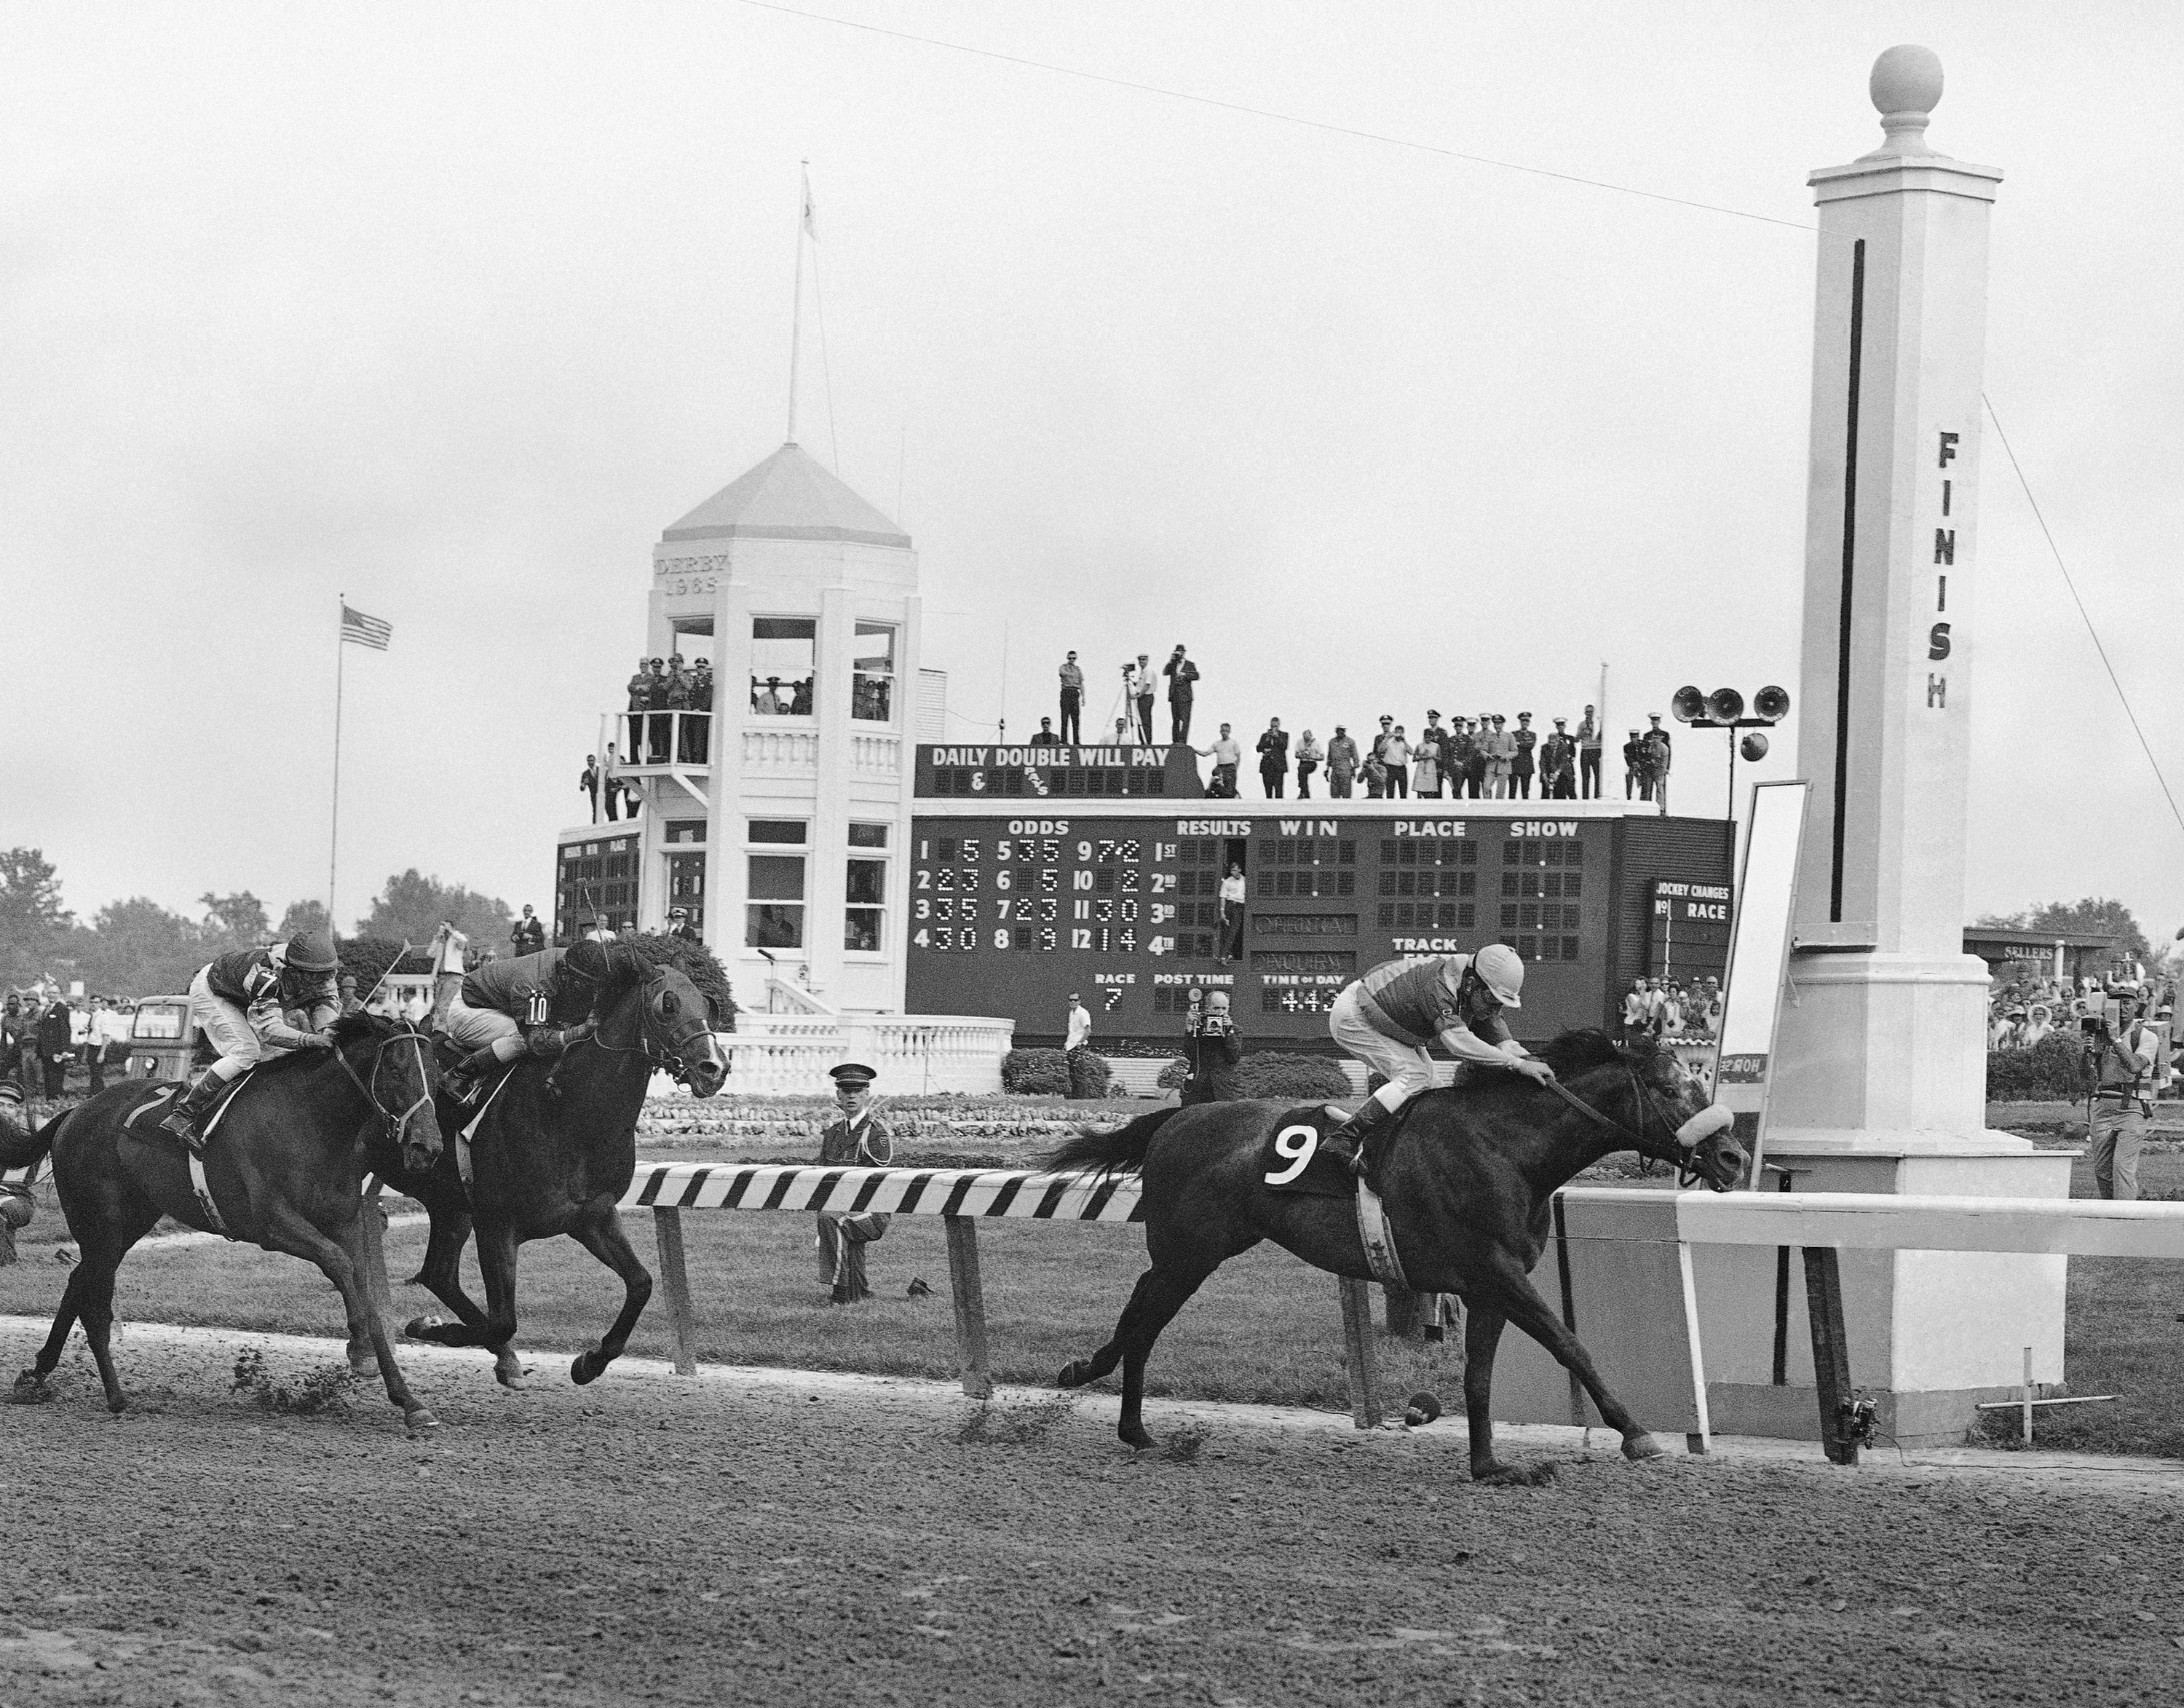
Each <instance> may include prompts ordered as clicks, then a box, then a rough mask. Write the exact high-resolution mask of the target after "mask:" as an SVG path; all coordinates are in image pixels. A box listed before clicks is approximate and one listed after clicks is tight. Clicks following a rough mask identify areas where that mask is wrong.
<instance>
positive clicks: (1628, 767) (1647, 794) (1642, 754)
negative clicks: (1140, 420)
mask: <svg viewBox="0 0 2184 1708" xmlns="http://www.w3.org/2000/svg"><path fill="white" fill-rule="evenodd" d="M1632 795H1636V796H1637V797H1638V798H1639V799H1640V800H1641V801H1651V800H1652V798H1653V778H1652V773H1650V772H1649V771H1647V770H1646V744H1645V743H1644V742H1642V741H1641V740H1639V739H1638V732H1637V731H1636V730H1635V729H1634V730H1632V731H1631V732H1630V740H1628V741H1626V742H1624V744H1623V798H1624V800H1625V801H1628V800H1629V799H1630V797H1631V796H1632Z"/></svg>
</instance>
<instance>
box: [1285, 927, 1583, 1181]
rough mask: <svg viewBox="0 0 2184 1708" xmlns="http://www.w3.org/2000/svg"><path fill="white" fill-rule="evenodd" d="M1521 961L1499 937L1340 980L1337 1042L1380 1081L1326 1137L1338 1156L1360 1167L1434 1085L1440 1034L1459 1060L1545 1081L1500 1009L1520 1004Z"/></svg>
mask: <svg viewBox="0 0 2184 1708" xmlns="http://www.w3.org/2000/svg"><path fill="white" fill-rule="evenodd" d="M1522 991H1524V961H1523V960H1522V959H1521V958H1520V957H1518V953H1517V952H1516V951H1515V950H1514V949H1512V948H1511V947H1509V946H1508V945H1507V944H1506V943H1489V944H1488V945H1487V946H1485V948H1483V949H1481V950H1480V951H1479V952H1478V953H1477V954H1476V955H1432V956H1426V957H1421V958H1418V959H1414V960H1401V961H1383V962H1382V963H1380V964H1379V966H1377V967H1375V968H1373V969H1372V970H1371V971H1370V972H1368V974H1365V976H1364V977H1363V978H1362V979H1360V980H1357V981H1356V982H1355V983H1354V984H1351V985H1348V986H1346V988H1345V989H1344V991H1343V992H1342V994H1341V995H1340V996H1337V997H1336V998H1335V999H1334V1007H1332V1008H1331V1009H1329V1011H1328V1015H1327V1030H1328V1031H1329V1033H1330V1034H1331V1035H1333V1037H1334V1041H1335V1042H1336V1043H1338V1044H1340V1045H1341V1046H1342V1047H1343V1048H1344V1049H1345V1050H1346V1051H1347V1052H1349V1053H1350V1054H1351V1055H1353V1056H1355V1057H1357V1059H1358V1060H1360V1061H1361V1062H1362V1063H1365V1065H1366V1066H1367V1067H1368V1068H1371V1069H1375V1070H1377V1071H1378V1072H1379V1074H1382V1075H1383V1076H1384V1077H1385V1079H1386V1080H1387V1084H1385V1085H1384V1086H1381V1087H1380V1089H1379V1091H1375V1092H1373V1095H1372V1096H1371V1097H1368V1098H1367V1099H1366V1100H1365V1102H1364V1104H1363V1105H1362V1107H1361V1108H1359V1109H1358V1111H1357V1114H1354V1115H1352V1116H1351V1118H1350V1119H1348V1120H1346V1121H1345V1122H1344V1123H1343V1124H1342V1125H1340V1126H1339V1127H1337V1128H1336V1129H1335V1130H1334V1131H1333V1132H1331V1133H1329V1135H1328V1136H1327V1140H1326V1143H1327V1145H1328V1147H1329V1148H1330V1149H1331V1150H1332V1151H1333V1152H1334V1154H1335V1155H1337V1156H1347V1157H1348V1158H1350V1164H1351V1169H1353V1170H1355V1171H1356V1172H1357V1173H1358V1174H1361V1175H1362V1174H1363V1173H1364V1172H1365V1165H1366V1162H1367V1154H1366V1147H1367V1145H1368V1143H1369V1142H1370V1141H1371V1140H1372V1138H1373V1136H1374V1135H1375V1134H1379V1133H1384V1132H1385V1131H1387V1130H1389V1129H1390V1127H1392V1126H1393V1125H1395V1119H1396V1111H1397V1110H1399V1109H1401V1108H1402V1107H1403V1105H1404V1104H1405V1103H1407V1102H1409V1101H1410V1100H1411V1099H1412V1097H1416V1096H1417V1095H1418V1093H1419V1092H1420V1091H1424V1090H1426V1089H1427V1088H1428V1087H1429V1086H1431V1085H1432V1084H1433V1058H1432V1057H1431V1056H1429V1055H1428V1054H1427V1053H1426V1046H1427V1045H1429V1044H1430V1043H1432V1042H1433V1041H1435V1040H1436V1039H1438V1040H1439V1041H1440V1043H1441V1044H1442V1046H1443V1047H1445V1048H1446V1049H1447V1051H1448V1052H1449V1053H1450V1054H1451V1055H1452V1056H1454V1057H1455V1058H1457V1061H1459V1062H1468V1063H1472V1064H1473V1065H1474V1066H1475V1067H1482V1068H1503V1069H1509V1070H1511V1071H1512V1072H1515V1073H1519V1074H1524V1075H1525V1076H1526V1077H1527V1078H1528V1079H1532V1080H1540V1081H1542V1082H1544V1081H1546V1080H1552V1078H1554V1076H1555V1073H1554V1069H1552V1068H1550V1067H1549V1066H1548V1065H1547V1064H1546V1063H1545V1062H1542V1061H1541V1060H1540V1059H1539V1058H1537V1057H1535V1056H1534V1055H1532V1054H1531V1053H1530V1052H1528V1051H1527V1050H1526V1049H1525V1048H1524V1046H1523V1045H1522V1044H1520V1043H1518V1041H1516V1040H1515V1039H1514V1038H1513V1037H1511V1036H1510V1035H1509V1028H1508V1027H1507V1025H1505V1024H1503V1023H1502V1010H1503V1009H1504V1008H1517V1007H1523V1006H1524V1004H1523V1003H1522V1002H1519V1001H1518V996H1519V995H1520V993H1521V992H1522Z"/></svg>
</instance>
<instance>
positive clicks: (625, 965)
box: [599, 944, 728, 1097]
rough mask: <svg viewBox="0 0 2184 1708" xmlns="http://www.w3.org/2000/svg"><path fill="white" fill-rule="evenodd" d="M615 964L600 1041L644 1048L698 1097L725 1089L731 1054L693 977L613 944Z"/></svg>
mask: <svg viewBox="0 0 2184 1708" xmlns="http://www.w3.org/2000/svg"><path fill="white" fill-rule="evenodd" d="M609 966H610V970H611V982H610V984H609V985H608V988H607V991H606V992H605V994H604V995H603V996H602V997H601V998H600V1002H599V1014H600V1020H599V1042H600V1044H602V1045H603V1046H604V1047H606V1048H608V1049H610V1050H636V1051H640V1052H643V1055H644V1057H645V1058H646V1059H647V1060H648V1061H649V1062H651V1063H654V1064H655V1065H656V1066H659V1067H661V1068H664V1069H666V1070H667V1071H668V1072H669V1073H671V1074H674V1075H675V1077H676V1078H677V1079H678V1080H682V1083H683V1084H684V1085H686V1086H688V1087H689V1088H690V1091H691V1094H692V1095H693V1096H694V1097H711V1096H712V1095H713V1094H714V1093H715V1092H716V1091H719V1090H720V1089H721V1086H722V1085H724V1084H725V1083H726V1082H727V1077H728V1063H727V1057H726V1056H725V1055H723V1054H722V1053H721V1046H720V1041H719V1040H718V1039H716V1037H715V1036H714V1035H713V1013H712V1008H711V1007H710V1004H709V1003H708V1002H706V1000H705V996H704V995H703V994H702V993H701V992H700V991H699V989H698V987H697V986H696V985H694V984H692V983H691V982H690V980H689V978H688V975H687V974H683V973H681V972H679V971H677V969H676V968H673V967H661V966H655V965H653V964H652V963H650V962H649V961H647V960H645V959H644V958H643V957H642V956H640V955H638V953H637V952H635V951H634V950H632V949H630V948H628V947H627V946H625V945H621V944H616V945H615V946H613V948H612V951H611V952H610V956H609Z"/></svg>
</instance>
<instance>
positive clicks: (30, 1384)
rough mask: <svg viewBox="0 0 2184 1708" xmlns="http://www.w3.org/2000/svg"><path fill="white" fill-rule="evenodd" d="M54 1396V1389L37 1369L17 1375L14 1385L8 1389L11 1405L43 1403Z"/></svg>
mask: <svg viewBox="0 0 2184 1708" xmlns="http://www.w3.org/2000/svg"><path fill="white" fill-rule="evenodd" d="M51 1398H53V1389H52V1388H50V1387H47V1385H46V1379H45V1377H43V1376H40V1375H39V1374H38V1373H37V1371H36V1370H25V1371H24V1372H23V1373H22V1374H21V1375H20V1376H17V1377H16V1378H15V1385H14V1387H12V1388H10V1389H9V1390H8V1404H10V1405H43V1404H45V1403H46V1402H47V1400H49V1399H51Z"/></svg>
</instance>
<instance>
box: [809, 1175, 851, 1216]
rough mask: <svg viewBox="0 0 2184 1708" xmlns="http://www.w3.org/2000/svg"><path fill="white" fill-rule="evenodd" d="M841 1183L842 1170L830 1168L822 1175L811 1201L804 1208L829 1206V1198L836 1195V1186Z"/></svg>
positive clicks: (814, 1208) (812, 1208) (821, 1208)
mask: <svg viewBox="0 0 2184 1708" xmlns="http://www.w3.org/2000/svg"><path fill="white" fill-rule="evenodd" d="M841 1184H842V1170H841V1169H828V1170H827V1173H825V1174H824V1175H821V1176H820V1178H819V1185H818V1186H817V1188H816V1190H815V1191H814V1192H812V1194H811V1203H808V1204H806V1205H805V1207H804V1208H806V1209H807V1210H823V1209H825V1208H827V1199H829V1198H831V1197H833V1196H834V1188H835V1187H837V1186H840V1185H841Z"/></svg>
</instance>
